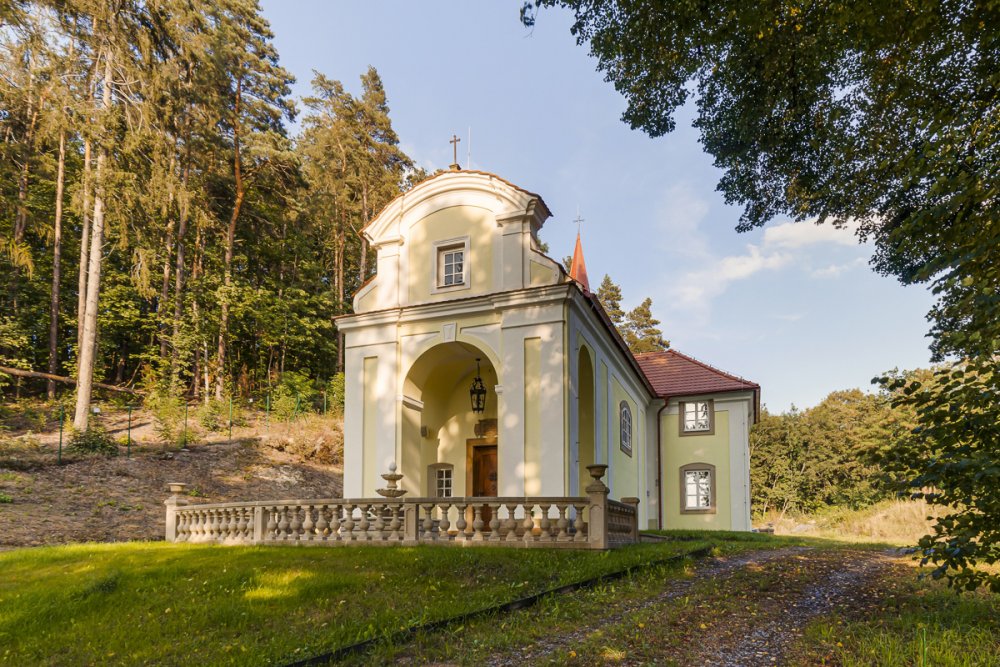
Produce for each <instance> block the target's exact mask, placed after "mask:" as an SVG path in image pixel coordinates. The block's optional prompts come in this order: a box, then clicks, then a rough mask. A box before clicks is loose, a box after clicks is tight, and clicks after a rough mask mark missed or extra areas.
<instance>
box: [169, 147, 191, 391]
mask: <svg viewBox="0 0 1000 667" xmlns="http://www.w3.org/2000/svg"><path fill="white" fill-rule="evenodd" d="M189 141H190V138H189ZM188 152H189V157H188V159H187V161H185V163H184V174H183V176H182V177H181V187H182V189H183V191H184V193H185V195H184V196H183V198H182V199H181V210H180V221H179V224H178V227H177V261H176V266H175V267H174V321H173V328H172V330H171V335H170V338H171V340H172V341H173V346H174V349H173V352H172V353H171V355H170V382H171V384H172V385H176V384H177V383H178V380H179V376H178V368H179V367H178V358H177V338H178V336H179V335H180V326H181V316H182V315H183V314H184V235H185V234H187V223H188V211H189V205H188V199H187V195H186V193H187V186H188V174H189V173H190V170H191V168H190V149H188Z"/></svg>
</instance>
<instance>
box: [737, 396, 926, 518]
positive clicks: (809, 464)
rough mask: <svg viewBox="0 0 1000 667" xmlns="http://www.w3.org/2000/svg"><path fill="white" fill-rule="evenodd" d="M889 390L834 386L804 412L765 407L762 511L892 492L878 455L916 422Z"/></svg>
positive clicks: (756, 452)
mask: <svg viewBox="0 0 1000 667" xmlns="http://www.w3.org/2000/svg"><path fill="white" fill-rule="evenodd" d="M909 415H910V413H909V412H908V411H907V410H905V409H904V408H901V407H900V408H894V407H893V406H892V404H891V399H890V396H888V395H887V394H875V395H873V394H865V393H863V392H862V391H861V390H859V389H851V390H848V391H835V392H833V393H831V394H830V395H829V396H827V397H826V398H825V399H823V401H822V402H821V403H819V404H818V405H816V406H815V407H813V408H810V409H808V410H805V411H799V410H796V409H795V408H794V407H793V408H792V409H791V410H790V411H789V412H786V413H783V414H780V415H775V414H772V413H769V412H767V410H764V411H763V414H762V415H761V419H760V422H759V423H758V424H756V425H755V426H754V427H753V429H751V431H750V459H751V466H750V490H751V504H752V507H753V512H754V514H755V515H756V516H764V515H766V514H767V513H768V512H780V513H784V512H787V511H795V512H816V511H819V510H823V509H825V508H833V507H847V508H851V509H860V508H863V507H866V506H868V505H871V504H874V503H876V502H878V501H879V500H883V499H885V498H887V497H890V496H892V495H893V490H892V489H890V488H887V487H886V486H885V484H884V483H883V481H884V480H883V475H882V472H883V471H882V470H881V469H880V468H879V466H878V463H877V460H878V457H879V456H880V454H881V453H882V452H885V451H891V450H892V449H893V448H894V447H895V446H896V445H897V443H898V442H899V440H900V438H902V437H903V435H904V434H905V432H906V430H907V428H908V426H909V425H910V417H909Z"/></svg>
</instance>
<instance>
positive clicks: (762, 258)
mask: <svg viewBox="0 0 1000 667" xmlns="http://www.w3.org/2000/svg"><path fill="white" fill-rule="evenodd" d="M679 200H680V201H683V197H679ZM681 210H683V209H681ZM695 210H696V209H695ZM701 215H702V216H703V215H704V212H702V213H701ZM699 221H700V220H699ZM665 224H667V225H668V230H667V233H668V234H670V233H673V232H675V231H676V230H680V231H681V232H682V235H684V236H686V237H689V238H686V240H687V242H688V243H690V244H691V246H692V247H695V248H699V247H704V248H705V250H704V257H703V259H702V261H701V262H700V264H701V266H700V267H699V268H698V269H695V270H692V271H688V272H687V273H684V274H683V275H681V277H680V278H679V279H678V280H676V281H675V282H674V283H673V285H672V287H671V288H670V289H669V296H668V299H669V303H670V304H672V307H673V308H676V309H677V310H679V311H681V312H680V314H681V315H682V316H683V317H685V318H693V319H694V320H696V322H698V323H700V324H706V323H707V322H708V319H709V316H710V313H711V302H712V300H713V299H715V298H716V297H718V296H720V295H721V294H723V293H725V292H726V290H727V289H729V287H730V286H731V285H732V284H733V283H736V282H739V281H742V280H747V279H749V278H751V277H753V276H755V275H757V274H760V273H762V272H767V271H776V270H779V269H782V268H785V267H788V266H789V265H792V264H794V263H796V262H797V260H802V259H804V258H805V256H806V254H807V253H809V252H810V251H809V250H808V249H809V248H813V247H815V246H831V245H834V246H856V245H858V239H857V236H856V231H857V226H856V225H848V226H847V227H845V228H837V227H834V226H832V225H829V224H824V225H816V224H814V223H811V222H799V223H796V222H785V223H781V224H777V225H773V226H771V227H768V228H766V229H765V230H764V234H763V237H762V239H761V242H760V243H759V244H754V243H748V244H747V246H746V251H745V252H743V253H741V254H737V255H727V256H724V257H714V256H712V255H711V254H710V253H709V251H708V250H707V245H706V239H705V238H704V235H703V234H701V233H700V232H699V231H698V228H697V222H695V223H693V224H692V223H684V222H682V221H679V220H678V219H677V218H676V217H675V216H672V217H670V218H668V219H667V221H666V222H665ZM864 261H865V260H864V258H858V259H856V260H854V261H851V262H848V263H846V264H841V265H837V264H834V265H830V266H828V267H826V268H821V269H813V270H810V271H809V273H810V275H812V276H814V277H817V278H824V277H836V276H838V275H840V273H842V272H844V271H846V270H848V269H850V268H852V267H854V266H856V265H858V264H859V263H863V262H864ZM800 317H801V315H793V316H778V318H779V319H785V320H788V321H795V320H797V319H799V318H800Z"/></svg>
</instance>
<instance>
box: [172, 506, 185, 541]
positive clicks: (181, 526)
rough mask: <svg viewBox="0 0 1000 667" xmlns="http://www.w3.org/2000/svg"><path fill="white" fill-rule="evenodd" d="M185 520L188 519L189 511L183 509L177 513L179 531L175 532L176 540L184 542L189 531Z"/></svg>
mask: <svg viewBox="0 0 1000 667" xmlns="http://www.w3.org/2000/svg"><path fill="white" fill-rule="evenodd" d="M185 521H187V512H184V511H181V512H178V513H177V532H176V533H174V542H183V541H185V539H186V538H187V531H186V526H185V523H184V522H185Z"/></svg>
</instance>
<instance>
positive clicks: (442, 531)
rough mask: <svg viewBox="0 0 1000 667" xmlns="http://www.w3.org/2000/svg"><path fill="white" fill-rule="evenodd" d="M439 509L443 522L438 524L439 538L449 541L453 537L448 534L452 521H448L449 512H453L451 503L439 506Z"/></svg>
mask: <svg viewBox="0 0 1000 667" xmlns="http://www.w3.org/2000/svg"><path fill="white" fill-rule="evenodd" d="M438 509H439V510H440V511H441V522H440V523H438V538H439V539H442V540H445V541H448V540H450V539H451V535H450V534H448V529H449V528H451V520H449V519H448V512H450V511H451V503H444V504H443V505H438Z"/></svg>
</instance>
